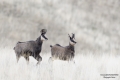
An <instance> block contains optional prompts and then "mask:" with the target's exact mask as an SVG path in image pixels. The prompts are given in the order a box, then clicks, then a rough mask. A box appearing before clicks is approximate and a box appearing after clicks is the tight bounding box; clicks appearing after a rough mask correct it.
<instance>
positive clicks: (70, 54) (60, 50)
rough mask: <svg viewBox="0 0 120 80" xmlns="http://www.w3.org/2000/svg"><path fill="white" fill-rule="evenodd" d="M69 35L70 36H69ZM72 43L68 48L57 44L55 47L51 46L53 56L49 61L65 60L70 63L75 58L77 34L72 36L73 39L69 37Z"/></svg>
mask: <svg viewBox="0 0 120 80" xmlns="http://www.w3.org/2000/svg"><path fill="white" fill-rule="evenodd" d="M68 35H69V34H68ZM69 38H70V42H69V45H68V46H66V47H63V46H61V45H59V44H56V45H54V46H52V45H50V47H51V56H52V57H50V58H49V60H52V61H54V60H56V59H58V60H64V61H70V60H72V59H73V58H74V56H75V50H74V45H75V44H76V41H75V40H74V39H75V34H72V37H71V36H70V35H69Z"/></svg>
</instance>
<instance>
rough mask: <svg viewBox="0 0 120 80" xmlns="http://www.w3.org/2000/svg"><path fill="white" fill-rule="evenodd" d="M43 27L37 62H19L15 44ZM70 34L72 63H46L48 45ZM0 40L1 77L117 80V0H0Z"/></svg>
mask: <svg viewBox="0 0 120 80" xmlns="http://www.w3.org/2000/svg"><path fill="white" fill-rule="evenodd" d="M43 28H45V29H47V34H46V35H47V37H48V41H45V42H44V43H43V46H42V52H41V54H40V55H41V56H42V62H41V64H40V65H39V66H36V62H37V61H36V60H35V59H34V58H33V57H30V63H29V65H27V64H26V61H25V59H24V58H23V57H21V58H20V60H19V62H18V63H17V62H16V56H15V53H14V50H13V47H14V46H15V44H16V43H17V42H18V41H23V42H24V41H29V40H36V39H37V37H39V36H40V30H41V29H43ZM71 33H75V39H76V42H77V44H76V45H75V58H74V60H75V64H73V63H72V62H67V61H60V60H56V61H54V62H53V64H50V63H49V62H48V59H49V57H50V56H51V55H50V54H51V52H50V45H54V44H56V43H59V44H60V45H62V46H67V45H68V44H69V38H68V34H71ZM0 44H1V45H0V54H1V56H0V80H120V46H119V45H120V0H0ZM105 74H107V75H108V76H103V75H105ZM110 74H111V75H112V76H111V75H110ZM115 74H117V76H116V75H115ZM105 77H109V78H105Z"/></svg>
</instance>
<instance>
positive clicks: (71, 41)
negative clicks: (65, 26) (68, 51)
mask: <svg viewBox="0 0 120 80" xmlns="http://www.w3.org/2000/svg"><path fill="white" fill-rule="evenodd" d="M68 36H69V38H70V45H75V44H76V43H77V42H76V41H75V34H73V33H72V36H70V35H69V34H68Z"/></svg>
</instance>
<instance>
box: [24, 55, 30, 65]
mask: <svg viewBox="0 0 120 80" xmlns="http://www.w3.org/2000/svg"><path fill="white" fill-rule="evenodd" d="M24 58H25V59H26V61H27V64H29V56H24Z"/></svg>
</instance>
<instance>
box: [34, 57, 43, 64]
mask: <svg viewBox="0 0 120 80" xmlns="http://www.w3.org/2000/svg"><path fill="white" fill-rule="evenodd" d="M35 59H36V60H37V61H38V62H37V64H36V65H38V64H40V62H41V61H42V57H41V56H40V55H37V56H36V57H35Z"/></svg>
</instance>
